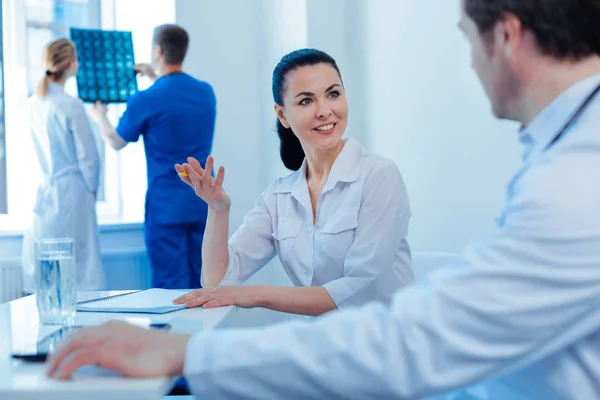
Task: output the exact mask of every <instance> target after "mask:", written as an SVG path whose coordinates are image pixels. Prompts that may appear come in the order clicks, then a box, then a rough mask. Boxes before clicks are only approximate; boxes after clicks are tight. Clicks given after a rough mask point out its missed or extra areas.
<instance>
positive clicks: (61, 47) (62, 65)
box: [36, 38, 76, 97]
mask: <svg viewBox="0 0 600 400" xmlns="http://www.w3.org/2000/svg"><path fill="white" fill-rule="evenodd" d="M75 57H76V50H75V44H74V43H73V42H72V41H70V40H69V39H67V38H60V39H56V40H55V41H53V42H50V44H48V46H46V50H45V51H44V63H45V65H46V72H45V75H44V77H43V78H42V79H41V80H40V83H39V84H38V87H37V91H36V94H37V95H38V96H39V97H46V95H47V94H48V83H50V82H55V81H59V80H61V79H62V78H63V77H64V76H65V73H66V72H67V70H68V69H69V66H70V65H71V64H72V63H73V62H74V61H75Z"/></svg>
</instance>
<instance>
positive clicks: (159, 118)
mask: <svg viewBox="0 0 600 400" xmlns="http://www.w3.org/2000/svg"><path fill="white" fill-rule="evenodd" d="M215 118H216V98H215V94H214V91H213V89H212V87H211V86H210V84H208V83H207V82H202V81H199V80H197V79H195V78H193V77H191V76H189V75H188V74H185V73H175V74H170V75H166V76H163V77H161V78H159V79H158V80H157V81H156V82H154V84H153V85H152V86H151V87H150V88H148V89H147V90H143V91H140V92H138V93H136V94H135V95H133V96H132V97H131V98H130V99H129V101H128V102H127V110H126V111H125V113H124V114H123V116H122V117H121V119H120V121H119V125H118V126H117V133H118V134H119V135H120V136H121V137H122V138H123V140H125V141H126V142H136V141H137V140H138V139H139V137H140V135H143V136H144V148H145V150H146V166H147V173H148V191H147V192H146V223H149V224H178V223H187V222H195V221H206V215H207V211H208V209H207V205H206V203H205V202H204V201H202V200H201V199H199V198H198V197H197V196H196V195H195V193H194V191H193V190H192V189H191V188H190V187H188V186H187V185H186V184H184V183H183V182H181V181H180V179H179V177H178V176H177V172H176V171H175V167H174V165H175V163H183V162H186V158H187V157H190V156H192V157H195V158H197V159H198V160H199V161H200V162H201V163H202V165H204V163H205V161H206V158H207V157H208V155H209V154H210V152H211V148H212V143H213V136H214V128H215Z"/></svg>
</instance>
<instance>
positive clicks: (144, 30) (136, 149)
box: [0, 0, 175, 231]
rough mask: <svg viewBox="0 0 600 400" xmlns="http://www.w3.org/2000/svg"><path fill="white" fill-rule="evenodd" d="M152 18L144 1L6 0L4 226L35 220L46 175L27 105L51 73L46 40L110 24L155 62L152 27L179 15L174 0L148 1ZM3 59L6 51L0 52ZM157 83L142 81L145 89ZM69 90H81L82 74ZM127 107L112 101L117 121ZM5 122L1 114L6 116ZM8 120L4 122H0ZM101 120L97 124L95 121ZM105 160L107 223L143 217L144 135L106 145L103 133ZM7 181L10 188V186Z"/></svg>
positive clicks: (0, 224) (139, 55)
mask: <svg viewBox="0 0 600 400" xmlns="http://www.w3.org/2000/svg"><path fill="white" fill-rule="evenodd" d="M143 3H144V5H143V8H144V9H143V15H144V18H139V16H140V12H141V10H140V3H139V2H137V1H131V0H3V6H4V10H5V15H4V30H3V32H4V37H5V38H8V39H9V40H6V41H5V46H6V48H5V60H6V63H5V64H6V65H5V67H6V71H5V73H6V75H8V76H10V80H7V81H6V92H7V98H6V109H7V111H6V114H7V115H8V118H7V119H6V132H7V133H6V154H7V155H8V157H6V178H7V179H6V182H3V180H2V177H3V172H4V169H3V167H4V163H3V162H2V159H3V158H2V155H3V153H2V140H3V136H2V134H1V132H0V212H2V205H3V201H2V195H3V194H6V202H4V204H5V205H7V206H8V214H7V215H0V230H15V231H20V230H23V229H25V228H26V227H27V226H28V225H29V223H30V221H31V210H32V208H33V203H34V200H35V196H36V190H37V186H38V182H39V181H40V179H41V174H40V173H39V172H38V171H37V170H36V169H37V158H36V155H35V152H34V150H33V145H32V144H31V141H30V133H29V127H28V123H27V118H26V115H25V114H24V111H25V110H26V107H25V105H26V101H27V98H28V97H29V96H30V95H31V94H32V93H33V92H34V91H35V88H36V86H37V83H38V81H39V79H41V78H42V77H43V74H44V67H43V63H42V60H41V57H42V53H43V49H44V47H45V46H46V44H47V43H48V42H49V41H51V40H53V39H55V38H57V37H61V36H68V35H69V28H70V27H79V28H103V29H118V30H128V31H132V32H133V40H134V52H135V58H136V61H137V62H148V61H149V60H150V53H151V38H152V29H153V28H154V26H156V25H160V24H163V23H173V22H174V20H175V5H174V0H145V1H144V2H143ZM0 59H1V58H0ZM148 85H149V82H144V81H143V80H141V81H140V82H139V88H140V89H144V88H145V87H147V86H148ZM65 91H66V92H67V93H69V94H71V95H73V96H76V93H77V88H76V82H75V79H70V80H69V81H67V84H66V85H65ZM124 109H125V106H124V105H119V106H114V105H111V106H109V118H110V119H111V120H112V122H113V123H115V124H116V122H117V121H118V116H120V115H121V113H122V112H123V111H124ZM0 122H1V120H0ZM0 125H1V124H0ZM92 125H93V126H95V124H92ZM98 149H99V152H100V155H101V157H102V159H103V169H102V173H101V182H102V184H101V189H100V191H99V196H98V198H99V201H98V203H97V211H98V220H99V223H101V224H102V223H119V222H141V221H142V220H143V217H144V211H143V210H144V195H145V191H146V176H145V172H146V170H145V165H146V164H145V157H144V149H143V143H142V141H140V142H138V143H134V144H130V145H128V146H127V147H126V148H125V149H124V150H122V151H121V152H115V151H113V150H112V149H109V148H105V147H104V144H103V143H102V140H101V139H100V138H99V137H98ZM4 188H6V189H5V190H3V189H4Z"/></svg>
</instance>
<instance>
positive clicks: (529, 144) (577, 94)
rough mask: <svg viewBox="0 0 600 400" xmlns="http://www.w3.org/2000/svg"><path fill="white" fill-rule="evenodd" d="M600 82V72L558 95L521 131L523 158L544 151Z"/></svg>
mask: <svg viewBox="0 0 600 400" xmlns="http://www.w3.org/2000/svg"><path fill="white" fill-rule="evenodd" d="M599 83H600V74H594V75H592V76H589V77H587V78H584V79H582V80H580V81H578V82H576V83H575V84H573V85H572V86H570V87H569V88H568V89H567V90H565V91H564V92H562V93H561V94H560V95H558V96H557V97H556V98H555V99H554V100H553V101H552V102H551V103H550V104H549V105H548V106H547V107H546V108H544V110H542V112H541V113H540V114H538V116H537V117H535V119H534V120H533V121H532V122H531V123H530V124H529V125H527V126H525V127H523V128H522V129H521V131H520V132H519V141H520V142H521V143H522V144H523V145H525V149H524V153H523V160H524V161H525V160H527V159H528V158H529V157H530V156H531V155H533V154H537V153H540V152H542V151H543V150H544V149H545V148H546V146H548V145H549V144H550V143H551V142H552V140H554V138H555V137H556V135H558V133H559V132H560V129H561V128H562V127H563V126H564V125H565V124H566V123H567V122H568V121H569V119H570V118H571V117H572V116H573V114H574V113H575V112H576V111H577V108H578V107H580V106H581V104H582V103H583V102H584V101H585V98H586V97H587V96H588V95H589V94H590V93H591V92H592V91H593V90H594V88H595V87H596V86H598V84H599Z"/></svg>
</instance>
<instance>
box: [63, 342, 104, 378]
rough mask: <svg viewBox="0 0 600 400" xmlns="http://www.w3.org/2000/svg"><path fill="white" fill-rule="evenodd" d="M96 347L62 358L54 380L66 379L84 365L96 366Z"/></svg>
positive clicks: (83, 349)
mask: <svg viewBox="0 0 600 400" xmlns="http://www.w3.org/2000/svg"><path fill="white" fill-rule="evenodd" d="M96 352H97V349H96V346H91V347H86V348H82V349H81V350H77V351H75V352H73V353H71V354H70V355H69V356H67V357H65V358H63V360H62V362H61V364H60V367H59V368H58V370H57V373H56V378H58V379H67V378H69V377H70V376H71V374H72V373H73V372H75V371H76V370H77V369H79V368H80V367H83V366H84V365H96V363H97V358H98V354H96Z"/></svg>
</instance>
